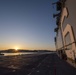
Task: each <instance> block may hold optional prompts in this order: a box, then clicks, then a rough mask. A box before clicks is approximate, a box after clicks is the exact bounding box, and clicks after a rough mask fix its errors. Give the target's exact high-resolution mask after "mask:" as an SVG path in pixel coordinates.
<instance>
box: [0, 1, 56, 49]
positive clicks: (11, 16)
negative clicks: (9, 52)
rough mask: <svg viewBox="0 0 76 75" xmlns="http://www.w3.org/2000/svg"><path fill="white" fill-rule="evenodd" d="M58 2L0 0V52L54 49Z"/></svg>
mask: <svg viewBox="0 0 76 75" xmlns="http://www.w3.org/2000/svg"><path fill="white" fill-rule="evenodd" d="M56 1H57V0H0V50H3V49H14V48H19V49H31V50H34V49H36V50H37V49H39V50H41V49H42V50H44V49H47V50H54V49H55V45H54V37H55V32H54V28H55V27H56V24H55V19H54V18H53V13H55V7H53V5H52V3H53V2H56Z"/></svg>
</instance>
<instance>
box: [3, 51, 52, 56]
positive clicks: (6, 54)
mask: <svg viewBox="0 0 76 75" xmlns="http://www.w3.org/2000/svg"><path fill="white" fill-rule="evenodd" d="M49 53H52V52H18V53H3V54H4V56H13V55H24V54H49Z"/></svg>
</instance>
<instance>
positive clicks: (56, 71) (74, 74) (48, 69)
mask: <svg viewBox="0 0 76 75" xmlns="http://www.w3.org/2000/svg"><path fill="white" fill-rule="evenodd" d="M15 58H16V57H15ZM18 58H19V57H18ZM18 58H16V61H17V60H18V62H17V63H20V64H17V63H16V64H15V63H14V64H15V65H18V67H19V69H17V68H14V69H10V68H8V67H7V65H6V66H4V67H3V66H1V64H0V75H76V69H75V68H74V67H72V66H71V65H70V64H68V63H67V62H65V61H64V60H62V59H60V58H59V57H58V56H57V55H56V54H55V53H53V54H42V55H34V56H30V57H25V56H23V57H20V59H18ZM9 59H10V58H9ZM12 59H14V58H12ZM7 60H8V59H7ZM7 60H6V62H8V61H7ZM13 61H14V62H15V60H13ZM13 61H12V64H13ZM26 61H27V62H26ZM23 62H24V63H23ZM21 63H22V64H21ZM6 64H7V63H6ZM8 64H9V62H8ZM9 65H10V64H9Z"/></svg>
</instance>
